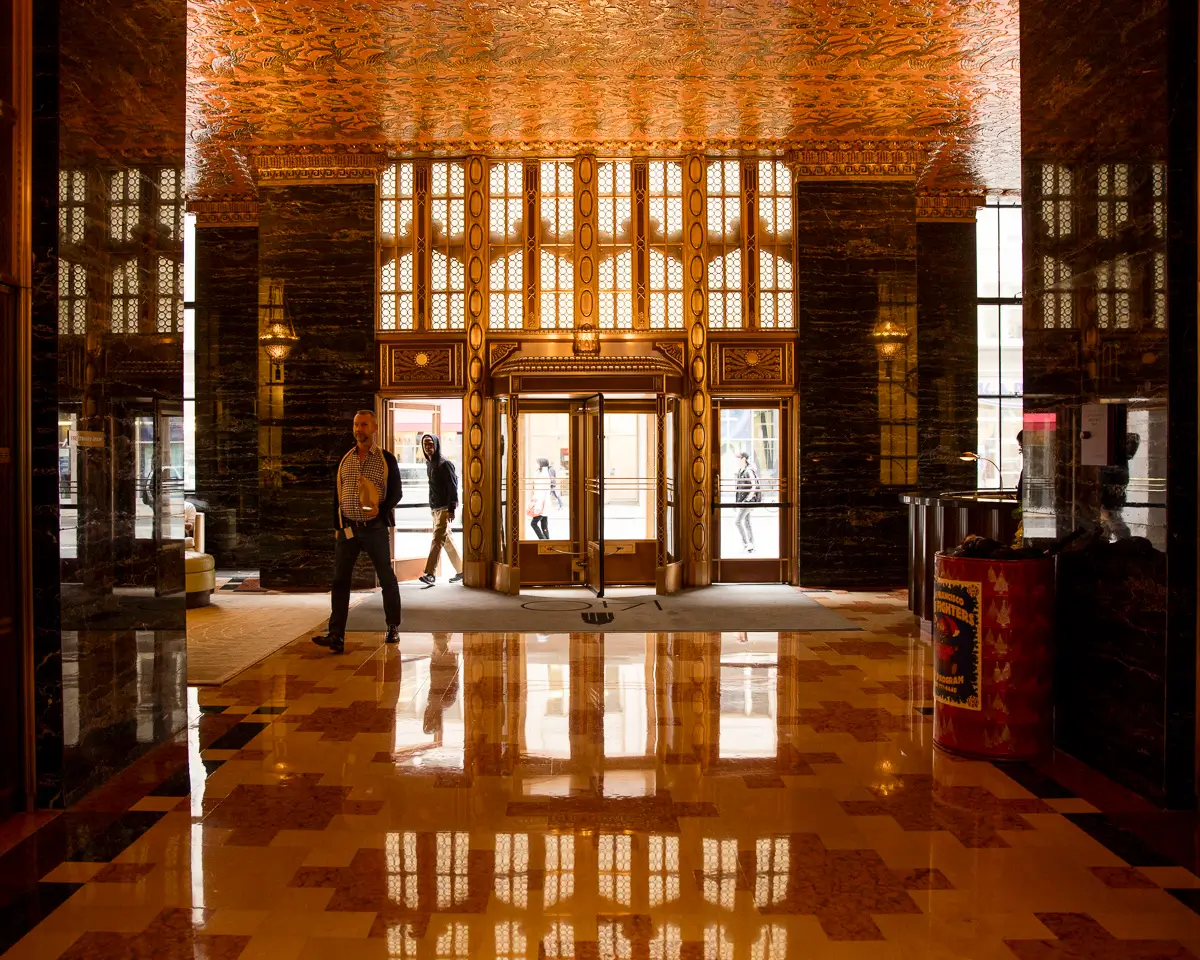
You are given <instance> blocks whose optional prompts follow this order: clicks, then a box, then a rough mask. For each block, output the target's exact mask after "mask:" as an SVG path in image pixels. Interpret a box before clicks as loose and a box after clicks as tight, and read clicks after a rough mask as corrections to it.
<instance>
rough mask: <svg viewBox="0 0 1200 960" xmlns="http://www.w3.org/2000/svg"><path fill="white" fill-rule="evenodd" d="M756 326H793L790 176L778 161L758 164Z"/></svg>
mask: <svg viewBox="0 0 1200 960" xmlns="http://www.w3.org/2000/svg"><path fill="white" fill-rule="evenodd" d="M757 207H758V210H757V216H758V325H759V326H760V327H761V328H762V329H764V330H786V329H792V328H793V327H795V325H796V320H795V313H794V300H793V291H794V289H795V288H794V286H793V282H794V281H793V269H792V265H793V258H794V256H795V254H794V252H793V251H794V247H793V244H792V176H791V172H790V171H789V170H788V168H787V165H786V164H784V163H781V162H780V161H778V160H763V161H759V164H758V200H757Z"/></svg>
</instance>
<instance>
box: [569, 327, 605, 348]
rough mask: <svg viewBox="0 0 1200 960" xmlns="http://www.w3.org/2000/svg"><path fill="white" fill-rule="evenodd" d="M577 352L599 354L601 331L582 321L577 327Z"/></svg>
mask: <svg viewBox="0 0 1200 960" xmlns="http://www.w3.org/2000/svg"><path fill="white" fill-rule="evenodd" d="M575 352H576V353H583V354H597V353H599V352H600V333H599V331H598V330H597V329H596V328H595V327H594V326H592V324H590V323H581V324H580V325H579V326H577V327H576V328H575Z"/></svg>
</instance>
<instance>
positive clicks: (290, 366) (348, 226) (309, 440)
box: [258, 182, 376, 590]
mask: <svg viewBox="0 0 1200 960" xmlns="http://www.w3.org/2000/svg"><path fill="white" fill-rule="evenodd" d="M375 192H376V191H375V185H374V183H361V182H360V183H329V184H326V183H321V184H319V185H316V184H305V183H294V182H287V183H281V184H278V185H276V184H275V183H273V182H271V183H268V184H263V183H261V182H260V187H259V234H258V235H259V246H258V263H259V280H260V283H266V282H268V281H280V282H282V284H283V296H284V302H285V306H286V312H287V315H288V317H289V319H290V320H291V322H292V324H293V326H294V328H295V332H296V335H297V337H298V338H299V340H298V342H297V343H296V346H295V347H294V348H293V349H292V352H291V354H290V356H288V358H287V360H286V361H285V362H284V363H283V365H282V371H281V373H282V380H279V381H276V380H272V383H273V384H277V385H279V386H280V387H281V388H280V389H277V390H276V391H274V393H273V396H272V406H273V409H271V410H270V411H269V416H267V415H264V410H263V409H262V408H261V405H260V409H259V430H260V435H261V432H262V431H264V430H266V431H269V432H270V436H268V437H267V438H266V442H267V445H268V446H267V449H269V456H268V458H267V462H266V463H263V464H260V466H261V467H262V470H261V474H260V475H261V484H262V485H261V487H260V489H259V517H260V533H259V570H260V575H261V580H262V585H263V586H264V587H269V588H273V589H280V590H328V589H329V585H330V583H331V581H332V578H333V538H332V529H333V520H334V516H333V510H334V506H333V495H334V477H335V474H336V471H337V465H338V463H339V461H340V460H341V457H342V456H343V455H344V454H345V453H346V451H348V450H349V449H350V448H351V447H352V446H353V445H354V437H353V434H352V433H351V429H350V427H351V424H352V422H353V420H354V414H355V411H357V410H360V409H374V408H375V385H376V374H375V300H376V296H375V287H376V277H375V270H376V264H375V220H376V203H375ZM268 375H269V374H268ZM280 404H281V407H282V409H279V406H280ZM369 571H370V565H369V563H366V561H365V555H364V559H363V562H362V563H360V565H359V567H358V571H357V572H356V576H355V580H356V583H357V584H361V585H365V586H369V585H370V584H372V583H373V582H374V577H373V574H371V573H369Z"/></svg>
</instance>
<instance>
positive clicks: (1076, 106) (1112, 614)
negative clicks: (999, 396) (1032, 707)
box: [1021, 0, 1197, 806]
mask: <svg viewBox="0 0 1200 960" xmlns="http://www.w3.org/2000/svg"><path fill="white" fill-rule="evenodd" d="M1089 10H1090V8H1088V7H1087V6H1086V5H1085V4H1083V3H1082V2H1068V3H1058V2H1050V0H1023V2H1022V5H1021V38H1022V44H1021V46H1022V49H1021V70H1022V155H1023V156H1022V179H1023V185H1022V186H1023V203H1024V210H1025V218H1024V227H1025V229H1024V253H1025V271H1026V274H1025V300H1024V303H1025V310H1024V314H1025V347H1024V352H1025V390H1026V397H1025V412H1026V423H1025V427H1026V451H1027V458H1026V464H1025V467H1026V486H1025V492H1026V502H1025V516H1026V532H1027V533H1029V532H1030V523H1031V519H1032V520H1037V521H1040V523H1039V527H1040V529H1039V530H1038V533H1039V535H1041V536H1043V537H1050V536H1053V535H1055V534H1059V535H1061V534H1064V533H1067V532H1069V531H1072V530H1079V531H1082V532H1086V533H1087V538H1086V540H1085V541H1084V542H1083V543H1082V544H1081V545H1080V547H1079V548H1078V549H1072V550H1071V551H1069V552H1067V553H1065V554H1064V555H1063V556H1061V557H1060V560H1059V572H1058V612H1059V620H1058V623H1059V628H1058V651H1057V656H1058V671H1057V675H1056V731H1055V735H1056V742H1057V745H1058V746H1059V747H1060V748H1062V749H1064V750H1066V751H1068V752H1070V753H1072V754H1074V755H1076V756H1078V757H1079V758H1080V759H1082V760H1084V761H1085V762H1087V763H1089V764H1091V765H1093V766H1095V767H1097V768H1098V769H1099V770H1101V771H1102V772H1103V773H1105V774H1106V775H1108V776H1109V777H1111V778H1113V779H1114V780H1117V781H1118V782H1120V783H1122V784H1124V785H1125V786H1127V787H1130V788H1132V789H1134V790H1136V791H1137V792H1139V793H1141V794H1143V795H1145V796H1147V797H1149V798H1151V799H1153V800H1155V801H1156V802H1160V803H1164V804H1168V805H1172V806H1191V805H1193V804H1194V802H1195V789H1194V779H1195V778H1194V769H1195V731H1194V716H1195V700H1196V690H1195V679H1196V672H1195V668H1196V649H1197V648H1196V535H1197V525H1196V480H1197V469H1196V442H1197V433H1196V399H1195V398H1196V388H1197V374H1196V342H1195V340H1196V295H1195V290H1196V246H1195V237H1196V142H1195V140H1196V117H1195V108H1194V104H1195V96H1196V50H1195V33H1196V8H1195V4H1182V3H1180V4H1176V3H1175V2H1173V0H1172V2H1168V0H1114V3H1112V4H1109V5H1107V6H1106V8H1105V15H1104V16H1103V17H1093V16H1090V15H1089V12H1088V11H1089ZM1188 31H1190V32H1188ZM1184 104H1186V105H1187V106H1184ZM1110 164H1121V165H1123V169H1124V170H1126V171H1127V174H1128V184H1129V186H1128V191H1127V197H1125V198H1124V200H1125V204H1126V206H1125V207H1124V208H1123V211H1124V212H1123V213H1122V214H1118V213H1117V212H1116V211H1114V210H1113V209H1112V208H1111V207H1109V212H1108V214H1107V217H1108V221H1107V223H1108V224H1109V225H1107V226H1106V225H1105V222H1103V221H1102V219H1101V218H1102V217H1103V216H1105V214H1104V211H1105V209H1106V202H1105V196H1104V194H1103V191H1102V190H1101V185H1102V179H1101V178H1102V171H1103V170H1104V169H1106V165H1110ZM1051 171H1053V176H1054V177H1056V178H1057V179H1051ZM1162 171H1165V177H1164V176H1163V175H1162ZM1156 183H1157V184H1158V186H1156ZM1052 184H1053V185H1055V186H1054V189H1053V190H1050V189H1048V187H1049V186H1050V185H1052ZM1164 192H1165V193H1164ZM1064 217H1065V218H1066V219H1064ZM1156 261H1158V262H1163V261H1165V264H1166V277H1165V280H1166V282H1165V284H1164V283H1161V282H1159V281H1158V280H1156V276H1155V273H1156V266H1155V264H1156ZM1051 268H1052V270H1053V275H1051V274H1050V273H1049V272H1048V271H1050V270H1051ZM1118 270H1120V271H1121V273H1124V274H1125V275H1127V276H1128V280H1127V281H1126V282H1122V283H1121V284H1120V286H1122V287H1124V290H1122V291H1118V292H1120V293H1122V294H1123V296H1122V298H1121V301H1120V303H1119V305H1118V308H1117V311H1116V312H1114V311H1113V310H1112V309H1111V308H1108V309H1106V303H1107V302H1109V301H1111V299H1112V297H1113V296H1114V285H1113V283H1112V279H1111V278H1112V277H1114V276H1120V274H1119V273H1117V271H1118ZM1160 293H1161V294H1163V297H1162V298H1161V299H1159V297H1158V296H1157V294H1160ZM1063 303H1067V304H1069V306H1070V315H1069V318H1068V319H1066V320H1065V321H1064V318H1063V314H1062V311H1061V305H1062V304H1063ZM1164 306H1165V310H1164V309H1163V307H1164ZM1088 404H1093V405H1099V404H1102V405H1103V406H1104V408H1105V409H1106V410H1108V411H1110V413H1111V416H1110V418H1109V428H1110V429H1111V431H1112V432H1113V433H1114V434H1115V442H1114V444H1113V453H1112V454H1110V455H1109V457H1108V460H1107V462H1103V463H1097V462H1095V461H1094V460H1093V461H1092V462H1085V458H1084V457H1083V456H1082V455H1081V444H1080V440H1079V437H1080V431H1081V417H1082V414H1083V409H1084V405H1088ZM1031 417H1032V418H1036V421H1034V420H1031ZM1031 426H1032V427H1033V428H1034V429H1033V430H1032V433H1031ZM1031 435H1032V436H1033V437H1035V438H1040V439H1037V440H1036V441H1035V443H1034V446H1033V449H1032V450H1031V448H1030V443H1029V441H1030V437H1031ZM1164 478H1165V483H1164Z"/></svg>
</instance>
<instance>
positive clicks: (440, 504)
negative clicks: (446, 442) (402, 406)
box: [421, 433, 458, 510]
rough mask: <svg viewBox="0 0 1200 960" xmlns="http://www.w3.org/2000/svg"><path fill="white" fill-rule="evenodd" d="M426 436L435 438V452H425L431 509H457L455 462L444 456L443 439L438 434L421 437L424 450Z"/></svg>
mask: <svg viewBox="0 0 1200 960" xmlns="http://www.w3.org/2000/svg"><path fill="white" fill-rule="evenodd" d="M425 437H432V438H433V453H426V454H425V475H426V476H427V477H428V478H429V509H430V510H456V509H457V508H458V473H457V472H456V471H455V469H454V464H453V463H451V462H450V461H449V460H447V459H446V458H445V457H443V456H442V441H441V438H440V437H438V436H437V434H433V433H427V434H425V435H424V436H422V437H421V446H422V452H424V449H423V448H424V445H425Z"/></svg>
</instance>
